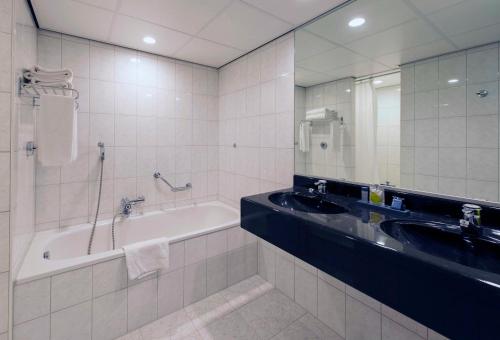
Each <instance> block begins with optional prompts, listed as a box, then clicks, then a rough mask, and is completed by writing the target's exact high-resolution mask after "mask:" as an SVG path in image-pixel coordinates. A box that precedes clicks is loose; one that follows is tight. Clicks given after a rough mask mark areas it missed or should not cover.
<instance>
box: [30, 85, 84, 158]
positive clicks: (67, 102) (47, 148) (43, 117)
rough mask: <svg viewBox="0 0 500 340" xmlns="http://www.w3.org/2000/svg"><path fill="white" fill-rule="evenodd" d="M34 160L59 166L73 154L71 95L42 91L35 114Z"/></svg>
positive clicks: (74, 120)
mask: <svg viewBox="0 0 500 340" xmlns="http://www.w3.org/2000/svg"><path fill="white" fill-rule="evenodd" d="M37 140H38V142H37V143H38V146H39V148H38V160H39V161H40V163H41V164H42V165H44V166H63V165H65V164H68V163H70V162H72V161H74V160H75V159H76V157H77V143H78V136H77V114H76V110H75V101H74V99H73V98H72V97H67V96H56V95H49V94H42V95H41V96H40V110H39V112H38V116H37Z"/></svg>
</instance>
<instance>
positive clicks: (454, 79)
mask: <svg viewBox="0 0 500 340" xmlns="http://www.w3.org/2000/svg"><path fill="white" fill-rule="evenodd" d="M455 83H458V79H457V78H453V79H449V80H448V84H455Z"/></svg>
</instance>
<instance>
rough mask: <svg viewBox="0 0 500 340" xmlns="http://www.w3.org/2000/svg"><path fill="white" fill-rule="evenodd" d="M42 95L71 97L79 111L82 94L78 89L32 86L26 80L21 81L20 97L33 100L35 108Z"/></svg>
mask: <svg viewBox="0 0 500 340" xmlns="http://www.w3.org/2000/svg"><path fill="white" fill-rule="evenodd" d="M42 94H53V95H56V96H71V97H73V99H74V100H75V105H76V108H77V109H78V106H79V105H78V98H80V92H78V90H77V89H73V88H65V87H62V86H49V85H40V84H32V83H30V82H28V81H26V79H24V78H22V79H21V80H20V81H19V95H20V96H26V97H31V98H33V106H38V104H36V99H39V98H40V96H41V95H42Z"/></svg>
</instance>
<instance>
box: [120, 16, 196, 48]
mask: <svg viewBox="0 0 500 340" xmlns="http://www.w3.org/2000/svg"><path fill="white" fill-rule="evenodd" d="M145 35H149V36H153V37H156V44H154V45H146V46H145V44H144V43H143V42H142V38H143V37H144V36H145ZM189 39H191V37H190V36H189V35H187V34H184V33H180V32H177V31H173V30H170V29H168V28H163V27H161V26H158V25H154V24H151V23H149V22H146V21H141V20H138V19H135V18H131V17H127V16H124V15H116V17H115V21H114V24H113V28H112V30H111V35H110V41H111V42H112V43H114V44H117V45H122V46H128V47H132V48H136V49H140V50H143V51H146V52H151V53H157V54H163V55H173V54H174V53H175V52H176V51H177V50H179V49H180V48H181V47H182V46H184V45H185V44H186V43H187V42H188V41H189Z"/></svg>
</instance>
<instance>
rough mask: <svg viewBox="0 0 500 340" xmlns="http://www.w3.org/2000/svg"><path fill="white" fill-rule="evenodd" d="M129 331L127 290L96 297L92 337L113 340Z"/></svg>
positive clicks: (93, 307)
mask: <svg viewBox="0 0 500 340" xmlns="http://www.w3.org/2000/svg"><path fill="white" fill-rule="evenodd" d="M126 332H127V290H126V289H123V290H120V291H116V292H113V293H110V294H107V295H103V296H101V297H99V298H97V299H94V301H93V303H92V339H95V340H111V339H116V338H117V337H119V336H121V335H123V334H125V333H126Z"/></svg>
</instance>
